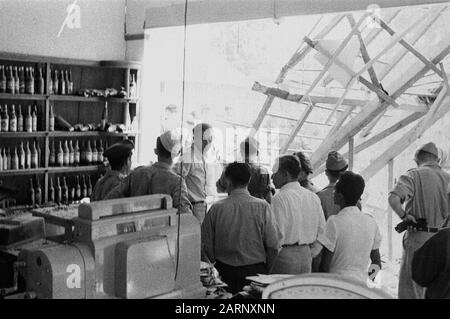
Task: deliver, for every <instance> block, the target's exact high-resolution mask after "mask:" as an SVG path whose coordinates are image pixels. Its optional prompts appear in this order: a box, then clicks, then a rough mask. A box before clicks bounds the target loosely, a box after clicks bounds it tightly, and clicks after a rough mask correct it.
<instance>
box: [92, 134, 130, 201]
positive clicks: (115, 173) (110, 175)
mask: <svg viewBox="0 0 450 319" xmlns="http://www.w3.org/2000/svg"><path fill="white" fill-rule="evenodd" d="M133 149H134V144H133V142H131V141H129V140H123V141H120V142H119V143H115V144H113V145H111V146H110V147H108V148H107V149H106V150H105V151H104V152H103V156H104V157H106V158H107V159H108V162H109V166H110V169H108V170H107V171H106V174H105V175H104V176H103V177H101V178H100V179H99V180H98V181H97V183H96V184H95V186H94V190H93V191H92V196H91V201H98V200H103V199H105V197H106V195H107V194H108V193H109V192H110V191H111V190H113V189H114V188H115V187H116V186H117V185H119V184H120V182H121V181H122V180H124V179H125V177H126V176H127V175H128V173H129V172H130V169H131V156H132V155H133Z"/></svg>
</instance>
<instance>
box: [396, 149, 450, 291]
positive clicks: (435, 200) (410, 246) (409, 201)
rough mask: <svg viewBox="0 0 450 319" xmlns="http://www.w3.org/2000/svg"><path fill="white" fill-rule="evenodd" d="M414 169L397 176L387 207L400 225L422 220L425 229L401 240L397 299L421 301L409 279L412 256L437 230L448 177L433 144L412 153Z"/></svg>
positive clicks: (410, 231)
mask: <svg viewBox="0 0 450 319" xmlns="http://www.w3.org/2000/svg"><path fill="white" fill-rule="evenodd" d="M414 161H415V162H416V163H417V166H418V167H417V168H414V169H411V170H409V171H407V172H406V174H404V175H402V176H400V178H399V180H398V182H397V184H396V185H395V187H394V189H393V190H392V191H391V192H390V193H389V205H390V206H391V207H392V209H393V210H394V211H395V213H396V214H397V215H398V216H399V217H400V219H402V220H403V221H411V222H417V220H418V219H419V218H420V219H425V220H426V222H427V226H428V227H426V228H415V227H410V228H409V229H408V230H407V231H406V233H405V235H404V237H403V256H402V263H401V267H400V274H399V288H398V297H399V298H400V299H422V298H424V296H425V290H424V288H422V287H420V286H419V285H418V284H416V283H415V282H414V281H413V279H412V262H413V256H414V252H415V251H416V250H417V249H418V248H420V247H421V246H422V245H423V244H424V243H425V242H426V241H427V240H428V239H429V238H430V237H431V236H433V234H434V233H435V232H437V230H438V228H439V227H441V225H442V224H443V222H444V221H445V219H446V217H447V216H448V211H449V200H448V197H447V185H448V184H449V183H450V175H449V174H448V173H446V172H445V171H444V170H442V168H441V167H440V166H439V152H438V148H437V147H436V145H435V144H434V143H427V144H424V145H422V146H421V147H420V148H419V149H418V150H417V151H416V153H415V156H414ZM403 204H405V208H403Z"/></svg>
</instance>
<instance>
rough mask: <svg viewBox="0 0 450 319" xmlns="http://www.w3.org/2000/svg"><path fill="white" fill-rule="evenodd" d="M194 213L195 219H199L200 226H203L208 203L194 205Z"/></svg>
mask: <svg viewBox="0 0 450 319" xmlns="http://www.w3.org/2000/svg"><path fill="white" fill-rule="evenodd" d="M192 213H193V214H194V216H195V217H197V219H198V221H199V222H200V224H202V223H203V220H204V219H205V215H206V203H205V202H196V203H192Z"/></svg>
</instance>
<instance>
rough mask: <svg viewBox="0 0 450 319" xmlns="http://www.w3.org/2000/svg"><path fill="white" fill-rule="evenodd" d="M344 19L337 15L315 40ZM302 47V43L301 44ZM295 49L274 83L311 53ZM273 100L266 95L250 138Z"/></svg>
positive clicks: (282, 79)
mask: <svg viewBox="0 0 450 319" xmlns="http://www.w3.org/2000/svg"><path fill="white" fill-rule="evenodd" d="M343 18H344V15H337V16H335V17H333V19H332V20H331V21H330V23H329V24H328V25H326V26H325V27H324V28H323V29H322V31H321V32H320V33H319V34H318V35H317V38H319V39H322V38H323V37H325V36H326V35H327V34H328V33H329V32H330V31H331V30H333V28H334V27H335V26H336V25H337V24H338V23H339V22H340V21H341V20H342V19H343ZM302 45H303V43H302ZM302 45H300V47H299V48H298V49H297V51H296V52H295V53H294V55H293V56H292V57H291V58H290V59H289V61H288V63H287V64H286V65H285V66H283V68H282V69H281V71H280V73H279V74H278V76H277V79H276V80H275V83H277V84H280V83H282V82H283V81H284V79H285V77H286V75H287V72H288V71H289V70H290V69H292V68H293V67H294V66H295V65H297V63H299V62H300V61H301V60H302V59H303V58H304V57H305V56H306V55H307V54H308V53H309V51H311V48H310V47H309V46H305V47H303V49H300V48H301V47H302ZM273 100H274V96H272V95H268V96H267V98H266V100H265V101H264V104H263V107H262V108H261V110H260V112H259V114H258V116H257V118H256V120H255V122H254V123H253V129H252V130H251V132H250V135H251V136H254V135H255V134H256V132H257V131H258V129H259V128H260V126H261V124H262V122H263V120H264V117H265V115H266V113H267V112H268V111H269V108H270V106H271V105H272V103H273Z"/></svg>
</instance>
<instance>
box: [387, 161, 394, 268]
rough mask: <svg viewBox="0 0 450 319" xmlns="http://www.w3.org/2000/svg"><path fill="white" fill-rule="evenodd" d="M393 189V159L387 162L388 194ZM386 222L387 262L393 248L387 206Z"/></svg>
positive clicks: (389, 214) (391, 256)
mask: <svg viewBox="0 0 450 319" xmlns="http://www.w3.org/2000/svg"><path fill="white" fill-rule="evenodd" d="M393 188H394V159H391V160H390V161H389V162H388V193H389V192H390V191H391V190H392V189H393ZM387 213H388V216H387V218H388V221H387V234H388V257H389V260H390V261H392V259H393V255H394V254H393V246H392V230H393V228H392V208H391V206H390V205H388V211H387Z"/></svg>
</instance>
